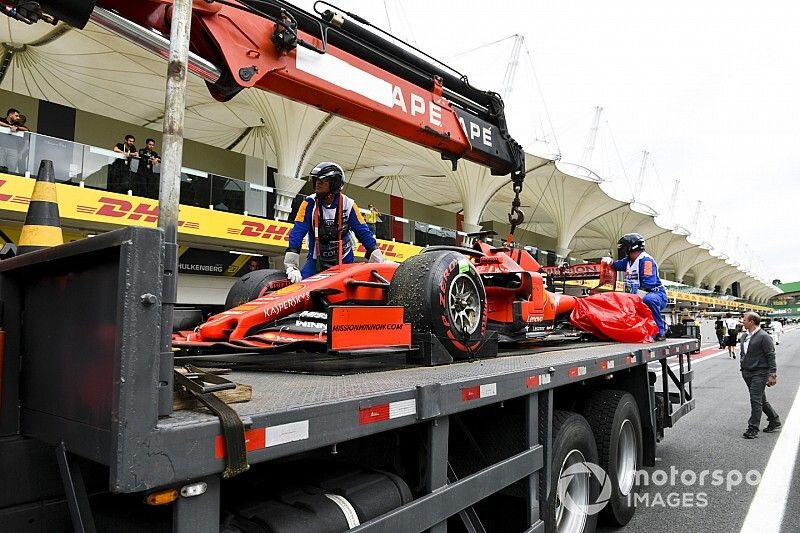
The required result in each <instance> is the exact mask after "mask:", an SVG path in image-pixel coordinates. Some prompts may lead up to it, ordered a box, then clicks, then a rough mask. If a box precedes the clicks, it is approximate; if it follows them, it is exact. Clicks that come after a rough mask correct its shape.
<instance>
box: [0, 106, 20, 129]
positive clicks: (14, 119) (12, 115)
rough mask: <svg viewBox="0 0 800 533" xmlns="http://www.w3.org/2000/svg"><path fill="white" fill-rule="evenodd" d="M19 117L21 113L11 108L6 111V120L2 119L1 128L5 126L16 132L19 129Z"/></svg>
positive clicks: (0, 121)
mask: <svg viewBox="0 0 800 533" xmlns="http://www.w3.org/2000/svg"><path fill="white" fill-rule="evenodd" d="M19 117H20V114H19V111H18V110H16V109H14V108H13V107H11V108H9V110H8V111H6V118H5V119H0V126H4V127H6V128H8V129H10V130H11V131H12V132H16V131H18V128H19Z"/></svg>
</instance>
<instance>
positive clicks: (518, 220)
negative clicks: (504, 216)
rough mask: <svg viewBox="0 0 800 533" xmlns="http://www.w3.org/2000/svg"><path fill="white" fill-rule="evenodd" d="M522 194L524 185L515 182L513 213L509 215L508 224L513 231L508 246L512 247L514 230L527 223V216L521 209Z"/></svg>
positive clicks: (509, 234)
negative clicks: (520, 194)
mask: <svg viewBox="0 0 800 533" xmlns="http://www.w3.org/2000/svg"><path fill="white" fill-rule="evenodd" d="M521 192H522V183H520V182H514V199H513V200H512V201H511V212H509V213H508V223H509V224H511V230H510V231H509V233H508V239H507V240H506V244H507V245H508V246H511V244H512V243H513V242H514V230H515V229H517V226H519V225H521V224H522V223H523V222H524V221H525V214H524V213H523V212H522V211H520V209H519V207H520V205H522V202H521V201H520V199H519V193H521Z"/></svg>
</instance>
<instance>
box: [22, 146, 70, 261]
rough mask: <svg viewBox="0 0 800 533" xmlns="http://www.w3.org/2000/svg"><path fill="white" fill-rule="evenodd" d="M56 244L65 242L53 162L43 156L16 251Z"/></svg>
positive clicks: (26, 250) (30, 250)
mask: <svg viewBox="0 0 800 533" xmlns="http://www.w3.org/2000/svg"><path fill="white" fill-rule="evenodd" d="M59 244H64V235H63V234H62V233H61V218H60V217H59V216H58V199H57V198H56V178H55V173H54V172H53V162H52V161H48V160H47V159H43V160H42V163H41V164H40V165H39V175H38V176H37V178H36V185H34V187H33V195H32V196H31V203H30V205H29V206H28V215H27V216H26V217H25V225H24V226H22V233H21V234H20V236H19V246H18V249H17V253H18V254H24V253H26V252H33V251H36V250H41V249H43V248H50V247H51V246H57V245H59Z"/></svg>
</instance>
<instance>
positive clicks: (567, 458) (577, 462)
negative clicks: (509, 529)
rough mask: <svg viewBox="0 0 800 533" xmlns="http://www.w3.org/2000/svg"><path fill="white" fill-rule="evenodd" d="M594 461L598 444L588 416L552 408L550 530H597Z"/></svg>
mask: <svg viewBox="0 0 800 533" xmlns="http://www.w3.org/2000/svg"><path fill="white" fill-rule="evenodd" d="M595 465H597V445H596V444H595V441H594V434H593V433H592V428H591V427H589V423H588V422H586V419H585V418H583V417H582V416H581V415H579V414H578V413H573V412H571V411H553V445H552V463H551V468H550V494H549V495H548V497H547V505H546V506H545V508H544V513H543V518H544V523H545V531H546V532H547V533H582V532H587V533H593V532H594V531H595V528H596V527H597V514H596V512H594V511H593V507H595V506H597V505H598V503H599V502H598V501H597V499H598V494H600V491H599V490H598V488H599V484H598V480H597V479H594V478H595V473H594V471H593V470H592V467H595V468H596V466H595ZM601 481H602V480H601ZM559 483H561V485H562V486H561V488H560V490H559Z"/></svg>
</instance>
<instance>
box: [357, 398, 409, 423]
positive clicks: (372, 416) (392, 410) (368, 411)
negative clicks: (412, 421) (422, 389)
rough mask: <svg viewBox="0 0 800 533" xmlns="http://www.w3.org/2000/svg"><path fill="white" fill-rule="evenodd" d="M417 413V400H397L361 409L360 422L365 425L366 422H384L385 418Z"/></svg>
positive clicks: (359, 412)
mask: <svg viewBox="0 0 800 533" xmlns="http://www.w3.org/2000/svg"><path fill="white" fill-rule="evenodd" d="M415 414H417V401H416V400H414V399H411V400H400V401H397V402H391V403H384V404H381V405H373V406H370V407H364V408H362V409H359V411H358V422H359V424H361V425H362V426H363V425H364V424H372V423H374V422H383V421H385V420H391V419H393V418H399V417H401V416H411V415H415Z"/></svg>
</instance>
